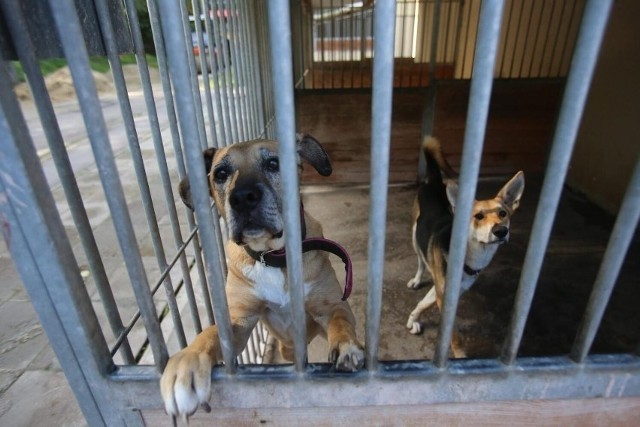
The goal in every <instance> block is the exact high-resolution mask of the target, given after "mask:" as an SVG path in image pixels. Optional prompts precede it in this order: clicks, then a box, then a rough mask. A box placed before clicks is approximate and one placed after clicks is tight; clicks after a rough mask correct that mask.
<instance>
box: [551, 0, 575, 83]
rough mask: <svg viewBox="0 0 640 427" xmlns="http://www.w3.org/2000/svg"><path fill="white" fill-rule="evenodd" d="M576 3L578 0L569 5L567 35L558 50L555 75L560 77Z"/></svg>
mask: <svg viewBox="0 0 640 427" xmlns="http://www.w3.org/2000/svg"><path fill="white" fill-rule="evenodd" d="M577 4H578V0H574V2H573V5H572V6H571V13H570V15H569V23H568V24H567V35H566V36H565V37H564V43H563V44H562V50H561V51H560V61H559V62H558V72H557V73H556V75H555V77H560V73H562V64H563V63H564V57H565V52H566V51H567V45H568V44H569V35H570V34H571V27H573V22H574V18H575V17H576V15H578V13H576V6H577Z"/></svg>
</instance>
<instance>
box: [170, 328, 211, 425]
mask: <svg viewBox="0 0 640 427" xmlns="http://www.w3.org/2000/svg"><path fill="white" fill-rule="evenodd" d="M221 361H222V353H221V351H220V341H219V339H218V328H217V327H216V326H215V325H214V326H210V327H208V328H207V329H205V330H204V331H202V333H200V334H199V335H198V336H197V337H196V339H195V340H194V341H193V343H191V345H189V346H188V347H186V348H184V349H182V350H180V351H179V352H177V353H176V354H174V355H173V356H171V358H170V359H169V362H168V363H167V366H166V367H165V368H164V372H163V373H162V378H161V379H160V391H161V392H162V400H163V401H164V407H165V409H166V411H167V413H168V414H169V415H172V416H176V415H182V416H183V417H185V418H186V417H188V416H190V415H193V413H194V412H195V411H196V410H197V409H198V406H199V405H201V404H206V403H207V402H208V401H209V398H210V397H211V367H212V366H213V365H215V364H217V363H219V362H221Z"/></svg>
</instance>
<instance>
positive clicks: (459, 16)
mask: <svg viewBox="0 0 640 427" xmlns="http://www.w3.org/2000/svg"><path fill="white" fill-rule="evenodd" d="M463 9H464V5H463V4H462V1H460V2H459V3H458V12H457V22H456V35H455V40H454V42H453V57H452V61H453V66H454V69H453V77H454V78H456V75H455V64H456V62H457V61H458V52H459V51H460V33H462V21H463V17H464V13H463ZM460 77H461V76H460ZM460 77H458V78H460Z"/></svg>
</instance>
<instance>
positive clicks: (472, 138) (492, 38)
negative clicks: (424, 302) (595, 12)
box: [434, 0, 504, 368]
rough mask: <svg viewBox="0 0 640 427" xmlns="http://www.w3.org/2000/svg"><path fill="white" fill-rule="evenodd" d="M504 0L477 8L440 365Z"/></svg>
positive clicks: (450, 328) (461, 261)
mask: <svg viewBox="0 0 640 427" xmlns="http://www.w3.org/2000/svg"><path fill="white" fill-rule="evenodd" d="M503 7H504V0H484V1H483V2H482V6H481V8H480V18H479V26H478V41H477V43H476V51H475V59H474V67H473V77H472V79H471V92H470V95H469V112H468V113H467V120H466V126H465V134H464V148H463V150H462V161H461V167H460V186H459V189H458V196H457V198H456V209H455V215H454V218H453V226H452V230H451V243H450V249H449V257H448V260H447V277H446V283H447V286H446V288H445V296H444V304H443V307H442V316H441V319H440V329H439V333H438V344H437V346H436V352H435V355H434V363H435V365H436V366H438V367H439V368H443V367H444V366H445V365H446V363H447V355H448V353H449V345H450V343H451V333H452V331H453V323H454V320H455V316H456V308H457V306H458V298H459V296H460V284H461V281H462V266H463V264H464V259H465V255H466V249H467V248H466V242H467V234H468V229H469V219H470V218H471V211H472V208H473V201H474V199H475V191H476V186H477V183H478V173H479V171H480V160H481V157H482V144H483V142H484V136H485V131H486V127H487V117H488V115H489V100H490V98H491V88H492V85H493V70H494V67H495V64H496V56H497V51H498V44H499V41H500V24H501V22H502V11H503Z"/></svg>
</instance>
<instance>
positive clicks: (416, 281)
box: [407, 277, 423, 289]
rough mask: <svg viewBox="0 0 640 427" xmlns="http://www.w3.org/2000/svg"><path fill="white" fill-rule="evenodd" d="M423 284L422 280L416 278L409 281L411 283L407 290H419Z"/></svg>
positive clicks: (408, 284) (408, 283)
mask: <svg viewBox="0 0 640 427" xmlns="http://www.w3.org/2000/svg"><path fill="white" fill-rule="evenodd" d="M422 283H423V282H422V280H421V279H416V278H415V277H414V278H412V279H411V280H409V281H408V282H407V288H409V289H418V288H420V287H421V286H420V285H422Z"/></svg>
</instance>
